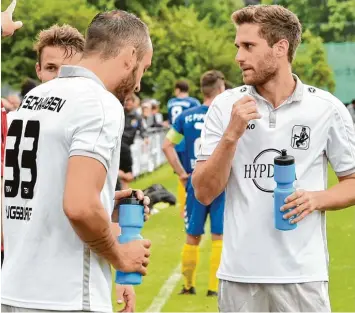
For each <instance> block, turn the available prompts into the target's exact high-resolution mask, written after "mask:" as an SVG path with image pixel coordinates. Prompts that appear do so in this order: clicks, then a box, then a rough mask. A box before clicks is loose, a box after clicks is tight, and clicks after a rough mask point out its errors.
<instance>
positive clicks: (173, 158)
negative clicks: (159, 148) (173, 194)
mask: <svg viewBox="0 0 355 313" xmlns="http://www.w3.org/2000/svg"><path fill="white" fill-rule="evenodd" d="M164 154H165V156H166V158H167V160H168V162H169V164H170V165H171V167H172V168H173V170H174V172H175V173H176V174H178V175H179V176H181V175H183V174H186V171H185V169H184V168H183V166H182V165H181V162H180V160H179V157H178V155H177V153H176V151H175V149H174V146H169V147H165V148H164Z"/></svg>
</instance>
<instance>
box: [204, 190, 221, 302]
mask: <svg viewBox="0 0 355 313" xmlns="http://www.w3.org/2000/svg"><path fill="white" fill-rule="evenodd" d="M224 203H225V193H224V192H223V193H222V194H220V195H219V196H218V197H217V198H216V199H215V200H214V201H213V202H212V203H211V205H210V206H209V214H210V219H211V237H212V251H211V259H210V275H209V282H208V291H207V296H209V297H213V296H217V290H218V278H217V270H218V267H219V263H220V262H221V255H222V243H223V242H222V240H223V217H224Z"/></svg>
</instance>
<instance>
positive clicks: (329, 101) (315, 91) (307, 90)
mask: <svg viewBox="0 0 355 313" xmlns="http://www.w3.org/2000/svg"><path fill="white" fill-rule="evenodd" d="M308 99H312V101H311V102H308ZM303 101H306V102H307V103H306V105H309V104H310V103H314V101H316V102H318V103H322V105H327V106H328V107H329V108H332V109H339V108H341V109H343V108H345V105H344V104H343V103H342V102H341V101H340V100H339V99H338V98H337V97H335V96H334V95H332V94H331V93H330V92H328V91H326V90H323V89H320V88H317V87H314V86H310V85H306V84H304V85H303Z"/></svg>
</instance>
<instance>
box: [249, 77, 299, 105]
mask: <svg viewBox="0 0 355 313" xmlns="http://www.w3.org/2000/svg"><path fill="white" fill-rule="evenodd" d="M292 76H293V79H294V80H295V81H296V88H295V90H294V92H293V93H292V95H291V96H289V97H288V99H287V100H286V101H285V102H284V103H283V104H282V105H285V104H288V103H293V102H301V101H302V97H303V83H302V82H301V80H300V79H299V78H298V76H297V75H295V74H292ZM250 94H251V95H252V96H255V97H257V98H259V99H262V100H264V101H266V102H267V100H265V99H264V98H263V97H262V96H261V95H259V94H258V92H257V91H256V89H255V87H254V86H251V88H250Z"/></svg>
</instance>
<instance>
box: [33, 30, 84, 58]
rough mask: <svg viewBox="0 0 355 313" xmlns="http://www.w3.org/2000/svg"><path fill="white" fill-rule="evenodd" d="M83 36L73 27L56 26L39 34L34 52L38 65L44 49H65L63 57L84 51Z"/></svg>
mask: <svg viewBox="0 0 355 313" xmlns="http://www.w3.org/2000/svg"><path fill="white" fill-rule="evenodd" d="M84 44H85V39H84V36H83V35H82V34H81V33H80V32H79V31H78V30H77V29H76V28H74V27H72V26H70V25H67V24H64V25H63V26H59V25H57V24H55V25H53V26H51V27H50V28H48V29H44V30H42V31H40V32H39V34H38V36H37V40H36V43H35V45H34V50H35V51H36V52H37V58H38V63H39V64H41V56H42V51H43V49H44V48H45V47H60V48H64V49H65V56H66V57H70V56H72V55H73V54H74V53H77V52H80V53H82V52H83V51H84Z"/></svg>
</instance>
